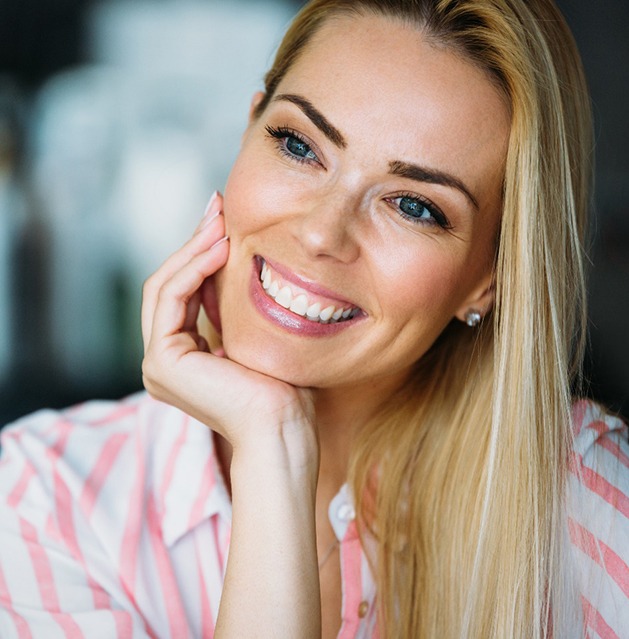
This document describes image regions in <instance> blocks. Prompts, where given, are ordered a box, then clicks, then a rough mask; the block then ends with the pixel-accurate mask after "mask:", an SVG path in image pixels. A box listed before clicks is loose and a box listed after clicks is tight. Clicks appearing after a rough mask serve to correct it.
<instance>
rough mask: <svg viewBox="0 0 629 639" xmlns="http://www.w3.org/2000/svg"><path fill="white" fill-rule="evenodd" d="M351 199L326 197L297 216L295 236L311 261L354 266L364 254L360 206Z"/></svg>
mask: <svg viewBox="0 0 629 639" xmlns="http://www.w3.org/2000/svg"><path fill="white" fill-rule="evenodd" d="M351 199H352V198H350V197H332V196H329V197H323V198H321V199H317V201H316V202H314V203H312V204H311V205H310V206H309V207H308V208H307V209H306V210H302V212H301V213H300V214H299V215H298V216H296V219H295V229H294V234H295V236H296V238H297V240H298V242H299V243H300V244H301V246H302V247H303V250H304V252H305V253H306V255H308V256H309V257H311V258H315V257H316V258H321V257H325V258H331V259H334V260H338V261H339V262H343V263H348V264H349V263H351V262H353V261H354V260H356V258H357V257H358V255H359V253H360V243H359V228H358V226H359V225H358V214H357V204H356V203H355V202H351V201H350V200H351Z"/></svg>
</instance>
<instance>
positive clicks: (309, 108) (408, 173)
mask: <svg viewBox="0 0 629 639" xmlns="http://www.w3.org/2000/svg"><path fill="white" fill-rule="evenodd" d="M282 100H283V101H285V102H291V103H292V104H295V105H296V106H298V107H299V108H300V109H301V111H302V112H303V113H304V115H305V116H306V117H307V118H308V119H309V120H310V121H311V122H312V123H313V124H314V125H315V126H316V127H317V128H318V129H319V130H320V131H321V132H322V133H323V135H325V137H326V138H328V140H330V142H332V143H333V144H334V145H335V146H337V147H338V148H340V149H345V148H347V141H346V140H345V138H344V137H343V134H342V133H341V132H340V131H339V130H338V129H337V128H336V127H335V126H334V125H333V124H332V123H331V122H330V121H329V120H328V119H327V118H326V117H325V116H324V115H323V113H321V111H319V109H317V107H315V106H314V104H312V102H310V100H308V99H306V98H304V97H303V96H301V95H296V94H294V93H280V94H279V95H276V96H275V97H274V98H273V102H279V101H282ZM389 173H390V174H391V175H397V176H399V177H403V178H408V179H410V180H415V181H417V182H424V183H427V184H440V185H442V186H448V187H450V188H454V189H457V190H458V191H460V192H461V193H463V195H465V197H466V198H467V199H468V200H469V201H470V202H471V203H472V205H473V206H474V208H475V209H476V210H478V209H479V208H480V207H479V205H478V200H477V199H476V198H475V197H474V195H472V192H471V191H470V190H469V189H468V188H467V187H466V186H465V184H464V183H463V182H462V181H461V180H459V179H458V178H457V177H455V176H453V175H450V174H448V173H444V172H443V171H438V170H436V169H429V168H426V167H421V166H418V165H417V164H410V163H408V162H400V161H399V160H395V161H393V162H389Z"/></svg>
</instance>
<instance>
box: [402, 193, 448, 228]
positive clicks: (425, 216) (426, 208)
mask: <svg viewBox="0 0 629 639" xmlns="http://www.w3.org/2000/svg"><path fill="white" fill-rule="evenodd" d="M391 202H393V203H394V204H395V205H396V206H397V208H398V209H399V211H400V214H401V215H402V217H403V218H405V219H407V220H409V221H411V222H414V223H416V224H427V225H437V226H440V227H442V228H444V229H447V228H450V223H449V222H448V218H446V216H445V215H444V214H443V213H442V212H441V211H440V210H439V208H438V207H436V206H435V205H434V204H432V202H429V201H427V200H424V199H423V198H419V197H417V196H415V195H400V196H398V197H396V198H393V199H392V200H391Z"/></svg>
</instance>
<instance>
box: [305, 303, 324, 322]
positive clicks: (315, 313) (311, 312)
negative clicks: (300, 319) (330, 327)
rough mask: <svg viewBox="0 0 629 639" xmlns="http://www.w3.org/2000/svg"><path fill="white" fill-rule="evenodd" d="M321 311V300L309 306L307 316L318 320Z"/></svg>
mask: <svg viewBox="0 0 629 639" xmlns="http://www.w3.org/2000/svg"><path fill="white" fill-rule="evenodd" d="M320 312H321V304H319V302H315V303H314V304H313V305H312V306H309V307H308V310H307V311H306V317H307V318H308V319H311V320H318V319H319V313H320Z"/></svg>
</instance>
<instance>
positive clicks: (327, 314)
mask: <svg viewBox="0 0 629 639" xmlns="http://www.w3.org/2000/svg"><path fill="white" fill-rule="evenodd" d="M335 310H336V309H335V308H334V306H328V307H327V308H324V309H323V310H322V311H321V313H320V314H319V319H320V320H321V321H322V322H327V321H328V320H329V319H330V318H331V317H332V315H333V314H334V311H335Z"/></svg>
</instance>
